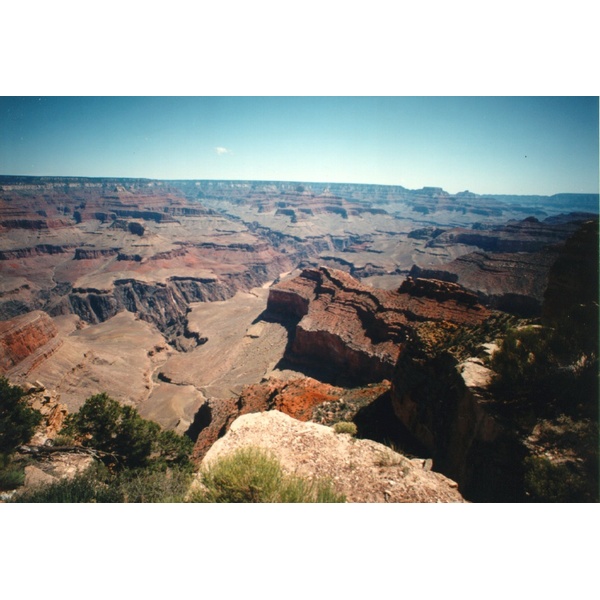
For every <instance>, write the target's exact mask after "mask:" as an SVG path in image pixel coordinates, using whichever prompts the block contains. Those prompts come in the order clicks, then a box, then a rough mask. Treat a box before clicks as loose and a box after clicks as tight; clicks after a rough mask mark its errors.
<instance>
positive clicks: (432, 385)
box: [392, 352, 521, 501]
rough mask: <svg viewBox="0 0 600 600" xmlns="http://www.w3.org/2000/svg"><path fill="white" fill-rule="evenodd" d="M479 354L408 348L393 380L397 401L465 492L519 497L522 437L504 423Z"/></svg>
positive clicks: (484, 497)
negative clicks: (429, 353)
mask: <svg viewBox="0 0 600 600" xmlns="http://www.w3.org/2000/svg"><path fill="white" fill-rule="evenodd" d="M491 375H492V373H491V371H490V370H489V369H488V368H487V367H485V366H484V365H483V363H482V362H481V361H480V360H479V359H469V360H467V361H465V362H463V363H461V364H459V363H458V362H457V360H456V359H455V358H453V357H452V356H451V355H449V354H446V353H442V354H439V355H437V356H427V355H425V354H424V353H419V352H407V353H405V354H404V355H403V356H402V357H401V359H400V360H399V362H398V365H397V368H396V373H395V375H394V378H393V381H392V407H393V409H394V413H395V414H396V416H397V417H398V419H399V420H400V421H401V422H402V423H403V424H404V425H405V427H406V428H407V429H408V431H409V432H410V433H411V434H412V435H413V436H414V437H415V438H416V439H417V440H418V441H419V442H420V443H421V444H422V445H423V446H424V448H425V449H426V451H427V453H428V455H429V456H431V457H432V459H433V463H434V465H435V468H436V470H439V471H440V472H442V473H444V474H445V475H447V476H448V477H451V478H452V479H454V480H455V481H457V482H458V483H459V485H460V489H461V491H462V493H463V494H464V495H465V497H468V498H470V499H476V500H479V501H490V500H493V499H496V500H498V499H501V498H502V499H504V500H507V501H511V500H512V501H515V500H516V499H517V498H518V497H519V494H520V493H521V492H520V490H521V487H520V486H521V482H520V481H519V476H520V473H519V468H518V465H519V450H518V446H519V445H518V443H517V441H516V439H515V438H513V437H512V435H511V432H510V431H508V430H507V429H505V428H504V427H503V424H502V423H503V421H502V420H498V418H497V417H496V416H495V414H494V411H493V410H490V409H491V408H492V407H493V397H492V396H491V394H490V392H489V390H488V385H489V383H490V381H491Z"/></svg>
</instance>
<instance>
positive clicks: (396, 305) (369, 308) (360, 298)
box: [267, 267, 489, 383]
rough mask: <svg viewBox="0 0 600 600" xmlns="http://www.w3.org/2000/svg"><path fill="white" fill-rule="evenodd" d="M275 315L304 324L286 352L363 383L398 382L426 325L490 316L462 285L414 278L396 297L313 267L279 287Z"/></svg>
mask: <svg viewBox="0 0 600 600" xmlns="http://www.w3.org/2000/svg"><path fill="white" fill-rule="evenodd" d="M267 312H268V314H269V315H271V316H272V317H274V318H277V316H278V315H279V316H280V317H283V318H288V319H290V318H292V319H295V320H296V321H297V325H296V327H295V332H294V335H293V339H292V340H291V342H290V346H289V348H288V351H287V353H286V357H287V358H288V359H289V360H290V361H293V362H299V363H308V364H310V365H312V366H317V367H319V368H320V369H321V370H322V371H323V372H324V373H325V375H328V376H329V377H332V376H333V377H334V378H338V379H340V380H343V379H346V380H350V381H358V382H361V383H369V382H375V381H381V380H382V379H389V378H390V377H391V374H392V372H393V369H394V366H395V364H396V362H397V360H398V357H399V356H400V354H401V352H402V350H403V348H404V347H406V345H407V344H410V343H411V341H412V340H414V339H415V336H416V330H417V329H418V327H419V324H420V323H422V322H425V321H438V322H451V323H457V324H474V323H480V322H482V321H483V320H485V319H486V318H487V316H488V315H489V313H488V311H487V310H486V309H485V308H483V307H482V306H481V305H480V304H479V303H478V302H477V298H476V297H475V296H474V295H473V294H471V293H468V292H466V291H465V290H463V289H462V288H461V287H460V286H458V285H456V284H452V283H448V282H431V281H424V280H412V279H411V280H408V281H406V282H405V283H404V284H403V285H402V286H401V287H400V289H399V290H398V291H397V292H391V291H385V290H377V289H374V288H370V287H368V286H365V285H362V284H361V283H359V282H358V281H356V280H355V279H353V278H352V277H350V276H349V275H348V274H347V273H344V272H342V271H338V270H334V269H330V268H327V267H322V268H320V269H306V270H304V271H303V272H302V273H301V274H300V276H299V277H296V278H294V279H291V280H288V281H284V282H281V283H280V284H277V285H276V286H273V287H272V288H271V290H270V294H269V301H268V304H267Z"/></svg>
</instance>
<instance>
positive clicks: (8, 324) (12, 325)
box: [0, 310, 60, 373]
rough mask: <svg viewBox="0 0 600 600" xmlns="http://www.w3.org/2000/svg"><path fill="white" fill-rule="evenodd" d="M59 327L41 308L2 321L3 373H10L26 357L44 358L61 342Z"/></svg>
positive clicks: (0, 353) (0, 359)
mask: <svg viewBox="0 0 600 600" xmlns="http://www.w3.org/2000/svg"><path fill="white" fill-rule="evenodd" d="M57 335H58V329H57V328H56V326H55V325H54V323H53V321H52V319H51V318H50V317H49V316H48V315H47V314H46V313H45V312H42V311H40V310H36V311H33V312H30V313H27V314H26V315H22V316H19V317H15V318H14V319H10V320H8V321H4V322H0V373H8V372H10V371H11V370H12V369H13V368H14V367H16V366H17V365H19V364H21V363H22V362H23V361H25V360H26V359H29V362H31V363H32V364H33V363H34V362H35V361H36V360H37V361H38V362H39V361H40V360H43V359H44V358H46V357H47V356H49V355H50V354H51V353H52V352H54V351H55V350H56V349H57V347H58V346H59V345H60V340H59V339H58V338H57Z"/></svg>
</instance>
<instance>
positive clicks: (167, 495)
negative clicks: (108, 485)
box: [112, 468, 192, 503]
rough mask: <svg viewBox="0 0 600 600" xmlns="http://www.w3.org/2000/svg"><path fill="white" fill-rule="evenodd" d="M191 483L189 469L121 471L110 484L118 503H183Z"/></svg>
mask: <svg viewBox="0 0 600 600" xmlns="http://www.w3.org/2000/svg"><path fill="white" fill-rule="evenodd" d="M191 481H192V473H191V471H190V470H189V469H187V468H184V469H180V468H173V469H167V470H164V471H158V470H154V469H136V470H133V471H123V472H122V473H120V474H119V475H118V478H117V479H116V481H115V482H114V483H113V484H112V485H113V487H114V488H116V490H118V494H119V496H120V498H121V499H120V500H119V502H127V503H134V502H135V503H139V502H169V503H173V502H183V501H184V498H185V496H186V494H187V492H188V489H189V487H190V483H191Z"/></svg>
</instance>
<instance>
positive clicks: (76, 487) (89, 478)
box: [11, 467, 121, 503]
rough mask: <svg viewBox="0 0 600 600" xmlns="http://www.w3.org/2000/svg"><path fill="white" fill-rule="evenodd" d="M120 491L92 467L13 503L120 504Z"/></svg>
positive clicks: (24, 494)
mask: <svg viewBox="0 0 600 600" xmlns="http://www.w3.org/2000/svg"><path fill="white" fill-rule="evenodd" d="M120 501H121V497H120V496H119V493H118V490H116V489H115V488H112V487H110V486H109V485H107V484H106V483H105V482H104V481H103V478H102V477H101V475H100V473H99V471H98V469H97V468H96V467H92V468H90V469H88V470H87V471H85V472H84V473H81V474H79V475H76V476H75V477H73V478H69V479H60V480H58V481H56V482H54V483H50V484H47V485H40V486H37V487H35V488H32V489H30V490H26V491H24V492H22V493H20V494H17V495H16V496H14V497H13V499H12V500H11V502H18V503H22V502H28V503H88V502H120Z"/></svg>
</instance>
